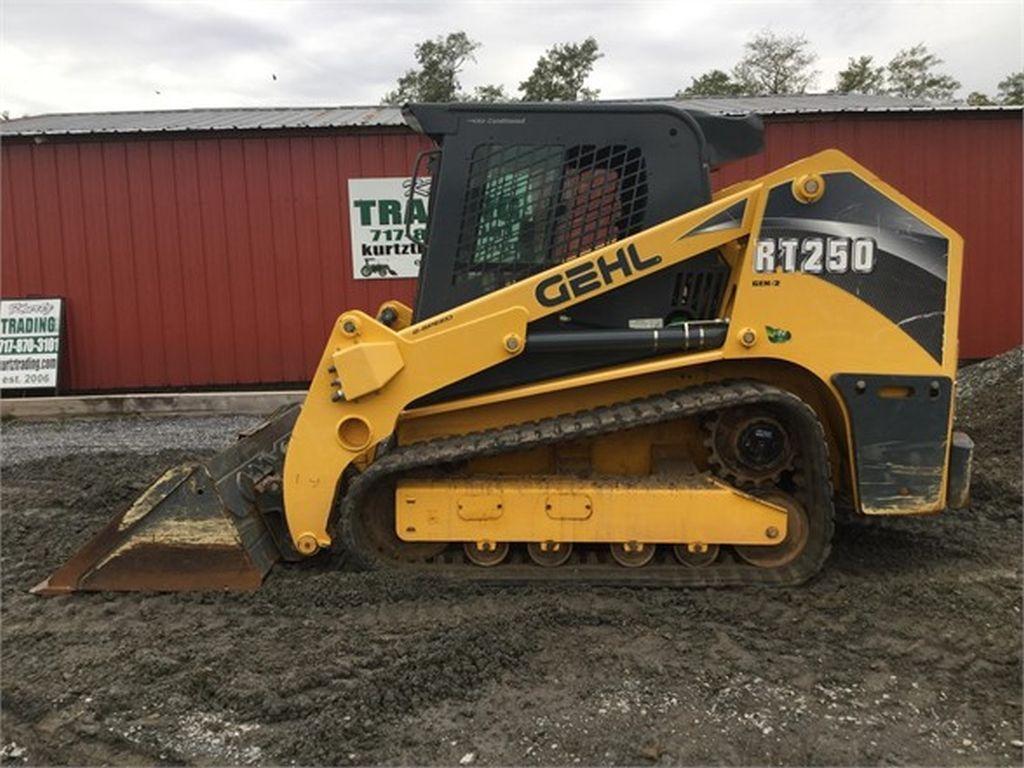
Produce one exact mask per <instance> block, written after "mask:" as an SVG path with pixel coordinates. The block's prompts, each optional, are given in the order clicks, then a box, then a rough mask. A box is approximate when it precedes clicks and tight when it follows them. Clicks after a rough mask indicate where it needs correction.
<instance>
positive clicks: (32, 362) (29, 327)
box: [0, 298, 64, 391]
mask: <svg viewBox="0 0 1024 768" xmlns="http://www.w3.org/2000/svg"><path fill="white" fill-rule="evenodd" d="M63 331H64V300H63V299H59V298H43V299H2V300H0V389H52V390H54V391H57V389H58V385H59V378H58V374H59V371H60V352H61V345H62V344H61V342H62V341H63V338H64V336H63Z"/></svg>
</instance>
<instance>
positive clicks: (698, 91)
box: [676, 69, 742, 97]
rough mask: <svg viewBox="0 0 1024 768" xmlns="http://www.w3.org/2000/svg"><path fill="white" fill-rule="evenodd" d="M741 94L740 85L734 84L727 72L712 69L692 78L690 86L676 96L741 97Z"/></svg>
mask: <svg viewBox="0 0 1024 768" xmlns="http://www.w3.org/2000/svg"><path fill="white" fill-rule="evenodd" d="M741 92H742V88H741V87H740V85H739V83H735V82H733V80H732V78H731V77H729V75H728V73H727V72H723V71H722V70H720V69H712V70H709V71H707V72H705V73H704V74H703V75H699V76H698V77H693V78H690V84H689V85H688V86H687V87H686V88H685V89H683V90H681V91H677V92H676V96H677V97H684V96H739V95H741Z"/></svg>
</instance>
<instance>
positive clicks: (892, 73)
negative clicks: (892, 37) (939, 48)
mask: <svg viewBox="0 0 1024 768" xmlns="http://www.w3.org/2000/svg"><path fill="white" fill-rule="evenodd" d="M941 64H942V59H940V58H939V57H938V56H936V55H935V54H933V53H929V51H928V48H927V47H926V46H925V44H924V43H918V44H917V45H915V46H913V47H912V48H905V49H903V50H902V51H900V52H899V53H897V54H896V55H895V56H894V57H893V59H892V61H890V62H889V66H888V67H887V73H888V77H889V92H890V93H893V94H895V95H896V96H904V97H906V98H911V99H932V100H937V101H947V100H949V99H951V98H953V94H954V93H956V90H957V89H958V88H959V87H960V82H959V81H958V80H956V79H955V78H953V77H951V76H950V75H946V74H942V73H940V72H936V71H935V68H936V67H938V66H939V65H941Z"/></svg>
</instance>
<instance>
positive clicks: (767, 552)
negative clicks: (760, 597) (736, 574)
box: [734, 491, 811, 568]
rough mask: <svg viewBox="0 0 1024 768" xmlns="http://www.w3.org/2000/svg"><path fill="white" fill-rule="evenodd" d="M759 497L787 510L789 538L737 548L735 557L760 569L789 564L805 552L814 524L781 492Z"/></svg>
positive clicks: (791, 499)
mask: <svg viewBox="0 0 1024 768" xmlns="http://www.w3.org/2000/svg"><path fill="white" fill-rule="evenodd" d="M759 498H761V499H764V500H765V501H767V502H770V503H772V504H777V505H778V506H780V507H782V508H784V509H785V510H786V538H784V539H783V540H782V541H781V542H780V543H779V544H775V545H774V546H771V545H753V544H751V545H743V546H736V547H734V549H735V550H736V554H737V555H739V556H740V557H741V558H742V559H743V560H745V561H746V562H748V563H750V564H751V565H756V566H757V567H759V568H780V567H782V566H784V565H789V564H790V563H792V562H793V561H794V560H796V559H797V558H798V557H800V555H801V554H802V553H803V551H804V548H805V547H806V546H807V540H808V539H809V538H810V532H811V524H810V519H809V518H808V516H807V510H806V509H804V506H803V504H801V503H800V502H799V501H797V500H796V499H795V498H793V497H792V496H790V495H789V494H788V493H783V492H782V491H770V492H768V493H764V494H759Z"/></svg>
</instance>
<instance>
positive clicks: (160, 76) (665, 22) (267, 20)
mask: <svg viewBox="0 0 1024 768" xmlns="http://www.w3.org/2000/svg"><path fill="white" fill-rule="evenodd" d="M1022 5H1024V3H1022V0H990V1H989V2H984V1H983V0H970V1H965V2H896V1H895V0H891V1H889V2H870V1H865V0H859V1H858V2H826V1H825V0H819V1H817V2H815V1H808V2H787V3H780V2H754V1H752V0H748V1H747V2H713V1H712V0H703V1H702V2H684V1H683V0H677V1H676V2H648V3H639V2H638V3H605V2H552V3H541V2H474V3H462V2H451V1H449V2H428V1H427V0H423V1H422V2H384V1H383V0H375V2H361V3H357V2H338V1H334V2H331V1H327V0H321V1H319V2H302V1H301V0H289V1H287V2H259V1H258V0H249V1H248V2H244V1H242V2H200V1H196V2H188V1H185V0H179V1H178V2H158V1H154V2H89V1H88V0H64V2H49V1H47V0H3V2H2V5H0V13H2V25H3V26H2V48H0V72H2V82H0V109H2V110H7V111H8V112H9V113H10V116H11V117H17V116H21V115H24V114H37V113H42V112H75V111H95V110H125V109H172V108H173V109H178V108H188V107H239V106H303V105H321V104H322V105H329V104H376V103H378V102H379V101H380V97H381V95H382V94H383V93H384V92H385V91H387V90H388V89H390V88H392V87H393V86H394V82H395V80H396V78H397V77H398V76H399V75H400V74H402V72H404V71H405V70H406V69H408V68H409V67H411V66H412V65H413V57H412V50H413V45H414V44H415V43H416V42H417V41H419V40H422V39H424V38H428V37H433V36H436V35H440V34H444V33H447V32H450V31H454V30H459V29H463V30H465V31H466V32H468V33H469V35H470V37H472V38H474V39H476V40H478V41H480V42H481V43H482V44H483V47H482V48H481V50H480V51H479V52H478V55H477V61H476V63H470V64H469V65H468V66H467V67H466V70H465V72H464V74H463V77H462V84H463V87H464V89H466V90H469V89H471V88H472V87H473V86H476V85H480V84H483V83H504V84H505V85H506V88H507V89H508V90H509V91H510V92H512V93H514V92H515V89H516V86H517V85H518V84H519V82H520V81H522V80H523V79H525V78H526V77H527V76H528V74H529V72H530V70H531V69H532V67H533V65H534V63H535V61H536V59H537V57H538V56H539V55H541V54H542V53H543V52H544V50H545V49H546V48H547V47H548V46H550V45H551V44H552V43H558V42H567V41H574V40H581V39H583V38H584V37H586V36H587V35H593V36H594V37H596V38H597V40H598V42H599V44H600V47H601V50H602V51H603V52H604V57H603V58H602V59H600V61H599V62H598V63H597V66H596V68H595V70H594V73H593V76H592V77H591V80H590V82H589V84H590V85H591V86H594V87H597V88H600V89H601V96H602V97H604V98H629V97H639V96H666V95H670V94H672V93H674V92H675V91H676V90H678V89H679V88H681V87H683V86H685V85H687V84H688V83H689V81H690V78H691V77H692V76H693V75H696V74H699V73H701V72H703V71H705V70H707V69H710V68H712V67H718V68H721V69H726V70H728V69H730V68H731V67H732V65H733V64H734V63H735V62H736V60H737V59H738V58H739V56H740V55H741V53H742V49H743V43H744V41H745V40H747V39H748V38H749V37H750V35H751V34H753V33H755V32H756V31H758V30H760V29H763V28H770V29H773V30H774V31H776V32H800V33H804V34H806V35H807V37H808V38H809V40H810V41H811V43H812V45H813V47H814V50H815V51H816V52H817V54H818V56H819V59H818V62H817V64H816V68H817V69H818V70H820V75H819V77H818V81H817V87H816V88H814V90H816V91H826V90H828V89H829V88H831V87H832V86H833V85H834V83H835V76H836V72H837V71H838V70H839V69H841V68H842V66H843V65H844V63H845V62H846V59H847V57H849V56H854V55H860V54H871V55H874V56H875V57H876V59H877V60H880V61H883V62H884V61H888V60H889V59H890V58H891V57H892V55H893V54H894V53H896V51H898V50H899V49H901V48H905V47H908V46H911V45H913V44H915V43H917V42H924V43H926V44H927V45H928V47H929V48H930V49H931V50H932V51H933V52H934V53H936V54H937V55H939V56H940V57H941V58H942V59H944V60H945V65H944V66H943V69H944V70H945V71H947V72H949V73H950V74H952V75H954V76H955V77H956V78H957V79H959V80H960V81H961V82H962V83H963V88H962V89H961V92H960V94H959V96H960V97H961V98H962V97H964V96H966V94H967V93H968V92H970V91H973V90H980V91H984V92H988V93H992V92H994V91H995V88H996V83H998V82H999V80H1000V79H1002V78H1003V77H1005V76H1006V75H1007V74H1008V73H1009V72H1011V71H1015V70H1020V69H1022V68H1024V64H1022V53H1021V47H1022V30H1021V27H1022ZM274 76H276V78H277V79H276V80H275V79H274Z"/></svg>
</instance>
